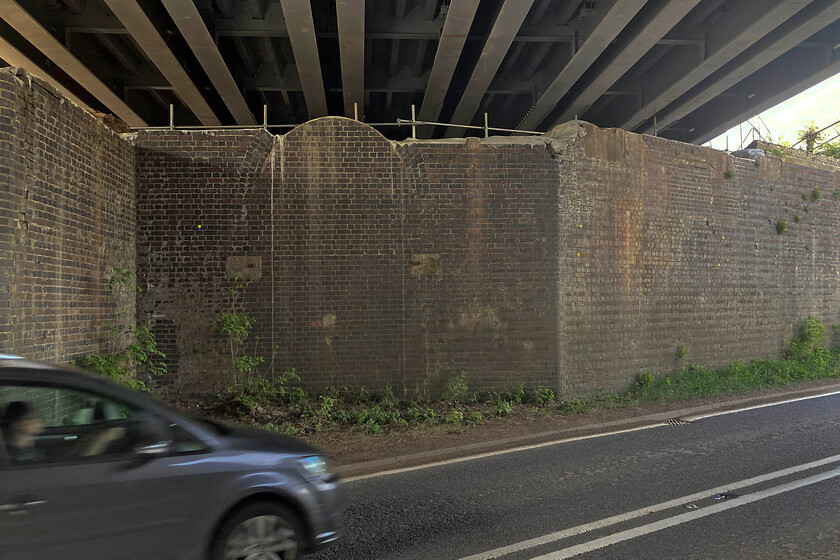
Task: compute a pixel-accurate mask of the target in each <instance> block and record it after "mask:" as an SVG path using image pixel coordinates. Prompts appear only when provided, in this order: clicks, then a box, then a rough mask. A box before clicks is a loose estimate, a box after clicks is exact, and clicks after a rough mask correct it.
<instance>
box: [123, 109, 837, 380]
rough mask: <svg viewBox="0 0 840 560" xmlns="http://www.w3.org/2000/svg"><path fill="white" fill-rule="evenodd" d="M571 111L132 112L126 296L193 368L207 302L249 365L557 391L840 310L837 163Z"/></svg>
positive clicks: (309, 375) (762, 336)
mask: <svg viewBox="0 0 840 560" xmlns="http://www.w3.org/2000/svg"><path fill="white" fill-rule="evenodd" d="M567 132H568V131H567ZM574 132H575V133H574V134H572V136H571V137H568V136H567V137H565V140H564V141H562V142H561V141H559V140H558V139H552V138H536V139H533V138H532V139H511V138H507V139H506V138H496V139H487V140H480V141H479V140H478V139H467V140H452V141H432V142H428V141H406V142H389V141H387V140H385V139H384V138H383V137H382V136H380V135H379V134H378V133H376V132H375V131H374V130H372V129H371V128H369V127H367V126H366V125H363V124H360V123H356V122H354V121H352V120H348V119H342V118H324V119H318V120H315V121H312V122H310V123H307V124H305V125H302V126H301V127H298V128H297V129H295V130H294V131H292V132H290V133H288V134H287V135H285V136H282V137H277V138H274V137H272V136H271V135H269V134H268V133H265V132H258V133H252V132H212V133H210V132H203V133H183V132H146V133H142V134H140V135H138V136H137V138H136V145H137V149H138V152H137V158H138V159H137V162H138V166H137V173H138V175H137V180H138V184H139V194H138V224H139V227H138V259H139V261H138V262H139V268H140V270H141V272H142V274H143V282H144V283H145V284H146V285H147V288H148V289H147V292H145V293H144V294H143V295H142V296H141V300H140V308H139V310H138V313H139V315H140V317H141V318H143V319H144V320H148V321H149V322H150V326H151V327H152V328H153V329H157V330H156V331H155V332H157V333H159V342H160V343H162V344H164V345H167V347H168V348H173V349H174V350H175V353H174V354H173V353H171V352H170V356H173V355H176V356H177V358H173V357H171V363H170V369H171V371H172V372H173V377H172V378H173V380H177V381H179V382H181V383H183V384H186V385H189V386H195V387H203V388H208V387H211V386H221V385H224V384H226V383H230V381H231V380H232V374H231V372H230V368H229V367H227V366H226V364H227V361H228V358H226V356H225V355H224V348H223V345H222V344H221V337H220V336H219V334H218V332H217V328H218V316H219V312H220V311H223V310H226V309H243V310H245V311H247V312H248V313H250V314H251V315H253V316H254V317H255V318H256V320H257V323H256V328H255V331H254V333H253V334H254V338H256V337H259V341H258V342H256V346H255V348H256V350H257V352H258V353H260V354H262V355H263V356H264V357H265V358H266V360H267V364H268V363H273V366H274V367H275V371H279V369H282V368H284V367H287V366H293V367H295V368H297V370H298V372H299V373H300V374H301V375H302V376H303V378H304V382H305V383H307V384H308V385H310V386H312V387H326V386H345V385H346V386H355V387H358V386H366V387H368V388H370V389H381V388H383V387H384V386H385V385H392V386H393V387H394V388H395V389H396V390H397V391H398V392H402V391H404V392H406V393H432V394H435V393H438V392H439V391H440V390H441V389H442V388H443V387H444V386H445V384H446V382H447V380H448V379H450V378H451V376H452V375H453V374H454V373H456V372H458V371H460V370H462V369H463V370H466V371H467V372H468V374H469V380H470V382H471V386H472V387H473V388H475V389H489V388H496V389H506V388H511V387H514V386H516V385H518V384H519V383H521V382H525V383H526V384H528V385H532V386H533V385H540V384H542V385H548V386H551V387H554V388H555V389H557V390H559V391H560V393H561V394H562V395H564V396H582V395H588V394H592V393H594V392H597V391H599V390H622V389H626V388H627V387H628V386H629V385H630V384H632V382H633V381H634V380H635V378H636V375H637V374H638V373H639V372H640V371H642V370H644V369H648V370H652V371H656V372H661V371H667V370H671V369H675V368H678V367H680V365H682V363H683V362H682V361H680V360H679V359H678V350H679V347H680V346H682V345H684V346H685V347H686V348H687V349H689V350H690V351H691V354H690V355H689V356H688V358H687V359H688V360H689V361H691V362H695V363H702V364H707V365H717V364H723V363H726V362H728V361H731V360H734V359H737V358H745V359H749V358H756V357H767V356H778V355H779V354H780V352H781V351H782V348H783V346H784V339H785V338H791V337H792V336H794V334H795V329H796V326H797V325H798V324H799V323H800V322H801V321H802V320H803V319H804V318H805V317H807V316H808V315H809V314H813V315H816V316H818V317H819V318H820V319H821V320H822V321H823V322H824V324H826V325H831V324H833V323H836V322H840V321H838V317H837V316H838V315H840V301H838V296H837V295H836V292H837V290H836V289H835V284H836V282H837V277H838V273H840V269H839V268H838V265H840V263H838V258H840V257H838V247H837V241H835V239H836V238H837V233H838V232H837V225H836V216H837V212H838V210H840V201H837V200H835V199H834V197H833V196H832V194H833V192H834V191H835V190H836V189H838V188H840V179H838V177H839V176H838V171H837V168H834V167H830V166H826V165H823V164H821V163H818V162H811V161H805V160H798V159H794V158H786V159H784V160H782V159H779V158H778V157H774V156H767V157H762V158H759V160H758V165H757V164H756V163H754V162H753V161H751V160H743V159H736V158H733V157H731V156H728V155H726V154H723V153H721V152H717V151H714V150H710V149H707V148H702V147H698V146H693V145H687V144H681V143H676V142H671V141H667V140H662V139H657V138H653V137H646V136H640V135H634V134H627V133H624V132H622V131H616V130H599V129H597V128H595V127H592V126H589V125H586V126H585V127H583V128H582V129H581V130H580V131H578V130H577V127H574ZM727 171H731V172H732V173H731V174H730V173H727ZM814 189H818V190H820V192H821V193H822V194H821V197H820V199H819V200H817V201H814V202H811V201H808V202H806V201H805V200H803V198H802V195H803V194H808V195H810V193H811V192H812V191H813V190H814ZM806 205H807V206H808V209H807V211H806V209H805V206H806ZM796 215H799V216H800V221H799V222H797V221H795V219H794V216H796ZM779 220H786V222H787V224H788V231H787V232H786V233H785V234H783V235H779V234H777V233H776V223H777V222H778V221H779ZM199 226H201V227H199ZM234 272H240V273H241V274H243V275H244V276H245V278H246V286H245V289H244V292H243V293H242V294H241V296H232V295H231V294H230V292H229V291H228V289H229V288H230V286H231V284H232V283H231V280H230V277H231V274H232V273H234ZM272 356H273V362H272ZM683 361H684V360H683Z"/></svg>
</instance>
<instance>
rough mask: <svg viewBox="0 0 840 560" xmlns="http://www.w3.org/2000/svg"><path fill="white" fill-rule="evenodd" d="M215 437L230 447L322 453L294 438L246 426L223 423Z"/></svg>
mask: <svg viewBox="0 0 840 560" xmlns="http://www.w3.org/2000/svg"><path fill="white" fill-rule="evenodd" d="M217 437H218V439H219V441H220V442H221V443H222V444H223V445H224V446H225V447H227V448H230V449H241V450H245V451H272V452H275V453H289V454H290V455H324V453H323V452H322V451H320V450H319V449H317V448H315V447H312V446H311V445H309V444H307V443H304V442H302V441H300V440H297V439H295V438H292V437H289V436H284V435H281V434H274V433H271V432H268V431H266V430H260V429H257V428H250V427H248V426H240V425H233V424H225V425H224V433H222V434H220V435H218V436H217Z"/></svg>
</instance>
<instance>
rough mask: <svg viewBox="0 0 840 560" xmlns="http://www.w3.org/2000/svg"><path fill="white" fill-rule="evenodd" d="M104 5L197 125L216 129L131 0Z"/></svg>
mask: <svg viewBox="0 0 840 560" xmlns="http://www.w3.org/2000/svg"><path fill="white" fill-rule="evenodd" d="M105 3H106V4H107V5H108V8H109V9H110V10H111V11H112V12H113V13H114V15H115V16H117V18H118V19H119V20H120V21H121V22H122V23H123V25H124V26H125V28H126V29H127V30H128V32H129V33H130V34H131V36H132V38H133V39H134V41H135V42H136V43H137V44H138V45H139V46H140V48H141V49H143V52H145V53H146V56H147V57H148V59H149V60H151V61H152V64H154V65H155V66H157V68H158V70H160V73H161V74H163V75H164V77H165V78H166V79H167V80H168V81H169V83H170V84H172V89H173V91H174V92H175V95H177V96H178V98H179V99H180V100H181V101H182V102H183V103H184V105H185V106H186V107H187V109H189V110H190V111H192V113H193V114H194V115H195V116H196V118H198V120H199V122H201V124H203V125H204V126H219V125H220V124H221V122H220V121H219V119H218V117H216V114H215V113H214V112H213V109H211V108H210V105H208V104H207V101H205V99H204V96H203V95H201V92H200V91H198V88H197V87H196V86H195V84H194V83H193V81H192V79H191V78H190V77H189V76H188V75H187V73H186V71H185V70H184V68H183V67H182V66H181V63H180V62H178V59H177V58H176V57H175V55H174V54H173V53H172V50H171V49H170V48H169V45H167V44H166V41H164V40H163V37H161V36H160V33H159V32H158V30H157V29H156V28H155V26H154V24H153V23H152V22H151V21H150V20H149V17H148V16H147V15H146V12H144V11H143V8H141V7H140V5H139V4H138V3H137V2H136V1H135V0H105Z"/></svg>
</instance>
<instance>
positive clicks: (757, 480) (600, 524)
mask: <svg viewBox="0 0 840 560" xmlns="http://www.w3.org/2000/svg"><path fill="white" fill-rule="evenodd" d="M837 462H840V455H833V456H831V457H826V458H824V459H819V460H816V461H811V462H810V463H804V464H801V465H796V466H794V467H789V468H787V469H782V470H780V471H775V472H771V473H767V474H763V475H759V476H756V477H753V478H747V479H744V480H740V481H738V482H733V483H731V484H727V485H726V486H719V487H717V488H710V489H708V490H703V491H702V492H697V493H694V494H689V495H688V496H683V497H681V498H676V499H673V500H668V501H667V502H662V503H660V504H655V505H652V506H647V507H643V508H640V509H637V510H634V511H629V512H627V513H622V514H620V515H615V516H612V517H607V518H606V519H601V520H599V521H593V522H592V523H586V524H583V525H578V526H577V527H571V528H569V529H564V530H562V531H557V532H555V533H549V534H547V535H543V536H541V537H536V538H533V539H528V540H525V541H522V542H518V543H514V544H512V545H508V546H503V547H500V548H496V549H493V550H488V551H487V552H482V553H480V554H474V555H472V556H466V557H464V558H460V559H459V560H492V559H493V558H501V557H502V556H505V555H508V554H513V553H515V552H520V551H522V550H526V549H529V548H534V547H536V546H542V545H545V544H549V543H552V542H556V541H559V540H563V539H567V538H569V537H573V536H575V535H580V534H582V533H588V532H590V531H594V530H596V529H602V528H604V527H609V526H611V525H615V524H618V523H623V522H624V521H630V520H632V519H636V518H638V517H642V516H644V515H647V514H650V513H655V512H658V511H664V510H667V509H671V508H673V507H677V506H681V505H684V504H688V503H691V502H695V501H699V500H702V499H704V498H709V497H710V496H714V495H715V494H726V493H730V492H733V491H735V490H738V489H741V488H747V487H749V486H755V485H756V484H761V483H764V482H767V481H770V480H774V479H777V478H781V477H784V476H789V475H792V474H796V473H798V472H802V471H807V470H810V469H814V468H817V467H822V466H825V465H830V464H832V463H837ZM829 472H835V471H829ZM837 472H838V474H840V469H837ZM818 476H821V475H818ZM834 476H837V475H834ZM805 480H807V479H805ZM745 497H748V496H745ZM738 499H740V498H738ZM733 500H734V499H733ZM724 503H727V502H724ZM745 503H747V502H745ZM714 507H716V506H714ZM708 509H709V508H703V509H702V510H693V513H697V512H699V511H707V510H708ZM618 534H621V533H618ZM592 542H596V541H592ZM604 546H607V545H604Z"/></svg>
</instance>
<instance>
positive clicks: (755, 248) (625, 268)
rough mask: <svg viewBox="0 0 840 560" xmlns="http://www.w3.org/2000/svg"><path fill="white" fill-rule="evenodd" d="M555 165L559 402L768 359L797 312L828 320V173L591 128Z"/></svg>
mask: <svg viewBox="0 0 840 560" xmlns="http://www.w3.org/2000/svg"><path fill="white" fill-rule="evenodd" d="M562 159H563V168H564V171H563V173H562V174H561V175H563V176H564V178H563V179H562V180H561V192H560V215H561V216H562V218H561V222H562V223H561V226H560V229H561V231H562V232H563V235H562V237H563V241H562V244H561V257H560V278H559V283H560V285H561V288H560V295H559V300H560V309H561V311H560V315H561V318H560V323H561V328H560V331H559V340H560V355H561V359H560V371H561V375H560V380H561V385H560V386H561V390H562V392H563V393H564V394H591V393H593V392H595V391H597V390H605V389H606V390H622V389H626V388H627V386H628V385H629V384H630V383H631V382H632V381H633V379H634V378H635V376H636V375H637V374H638V372H639V371H641V370H643V369H648V370H651V371H654V372H664V371H670V370H674V369H678V368H679V367H681V365H682V364H683V363H684V362H685V361H690V362H692V363H699V364H704V365H723V364H726V363H728V362H730V361H732V360H735V359H738V358H744V359H750V358H764V357H777V356H779V355H780V354H781V352H782V350H783V348H784V341H785V339H791V338H793V337H794V336H795V335H796V334H797V327H798V325H799V324H800V323H801V321H802V320H803V319H805V318H806V317H807V316H808V315H815V316H817V317H818V318H819V319H820V320H822V321H823V324H824V325H826V326H830V325H832V324H836V323H838V322H840V320H838V319H840V293H838V291H837V282H838V276H840V238H838V233H840V231H838V221H837V217H838V214H839V213H840V201H838V200H836V199H835V198H834V196H833V193H834V191H835V190H836V189H837V188H838V186H840V172H838V168H837V167H829V166H825V165H822V164H820V163H815V162H809V161H805V160H801V159H794V158H785V159H780V158H779V157H776V156H772V155H769V156H767V157H759V158H758V160H757V161H756V162H753V161H752V160H747V159H738V158H734V157H732V156H729V155H727V154H725V153H723V152H718V151H715V150H711V149H708V148H703V147H699V146H694V145H690V144H683V143H679V142H672V141H668V140H664V139H659V138H654V137H650V136H641V135H636V134H630V133H625V132H624V131H621V130H599V129H597V128H595V127H593V126H587V127H586V135H585V136H584V138H583V139H582V141H579V142H577V143H575V144H573V145H571V146H570V147H569V149H568V150H566V151H565V152H564V154H563V156H562ZM727 171H730V172H731V173H727ZM814 189H818V190H819V191H820V192H821V196H820V198H819V200H817V201H816V202H811V201H805V200H803V195H807V196H810V195H811V193H812V191H813V190H814ZM797 215H798V216H800V219H801V221H800V222H796V221H795V216H797ZM779 220H785V221H786V222H787V226H788V229H787V232H786V233H784V234H783V235H780V234H778V233H777V230H776V224H777V222H778V221H779ZM681 345H685V346H686V348H687V349H688V350H689V351H691V354H690V355H689V356H687V357H686V358H685V359H684V360H682V361H681V360H679V359H678V352H679V347H680V346H681Z"/></svg>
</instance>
